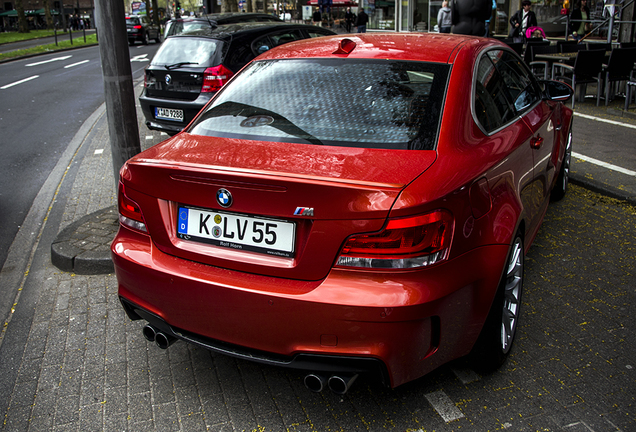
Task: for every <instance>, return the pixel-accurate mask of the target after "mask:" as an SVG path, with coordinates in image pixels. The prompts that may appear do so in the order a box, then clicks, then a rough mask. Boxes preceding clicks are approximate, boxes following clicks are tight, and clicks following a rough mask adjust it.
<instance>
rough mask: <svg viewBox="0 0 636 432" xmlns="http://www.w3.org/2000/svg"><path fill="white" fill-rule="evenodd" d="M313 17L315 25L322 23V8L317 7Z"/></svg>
mask: <svg viewBox="0 0 636 432" xmlns="http://www.w3.org/2000/svg"><path fill="white" fill-rule="evenodd" d="M311 19H312V21H313V22H314V25H318V26H319V25H322V15H321V14H320V9H318V8H316V10H315V11H314V14H313V15H312V18H311Z"/></svg>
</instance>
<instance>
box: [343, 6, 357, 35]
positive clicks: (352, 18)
mask: <svg viewBox="0 0 636 432" xmlns="http://www.w3.org/2000/svg"><path fill="white" fill-rule="evenodd" d="M354 22H356V14H354V13H353V12H351V8H350V7H348V8H347V12H346V13H345V28H346V29H347V33H351V27H352V26H353V23H354Z"/></svg>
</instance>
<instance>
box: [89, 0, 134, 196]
mask: <svg viewBox="0 0 636 432" xmlns="http://www.w3.org/2000/svg"><path fill="white" fill-rule="evenodd" d="M96 6H97V8H96V11H97V17H96V19H97V28H98V30H99V53H100V57H101V59H102V75H103V77H104V96H105V99H106V115H107V117H108V133H109V135H110V147H111V153H112V157H113V170H114V174H115V184H117V182H118V181H119V169H120V168H121V167H122V166H123V165H124V162H126V161H127V160H128V159H130V158H131V157H133V156H134V155H136V154H137V153H140V152H141V144H140V142H139V126H138V124H137V110H136V108H135V92H134V89H133V79H132V70H131V67H130V54H129V52H128V36H127V33H126V14H125V10H124V2H123V1H113V0H97V2H96Z"/></svg>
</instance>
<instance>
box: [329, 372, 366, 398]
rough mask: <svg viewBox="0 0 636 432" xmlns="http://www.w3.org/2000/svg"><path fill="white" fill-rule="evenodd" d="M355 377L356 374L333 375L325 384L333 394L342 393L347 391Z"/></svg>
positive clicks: (356, 376)
mask: <svg viewBox="0 0 636 432" xmlns="http://www.w3.org/2000/svg"><path fill="white" fill-rule="evenodd" d="M356 378H358V375H357V374H356V375H345V376H339V375H334V376H332V377H330V378H329V381H327V385H329V390H331V391H332V392H334V393H335V394H339V395H344V394H346V393H347V392H348V391H349V389H350V388H351V385H352V384H353V382H354V381H355V380H356Z"/></svg>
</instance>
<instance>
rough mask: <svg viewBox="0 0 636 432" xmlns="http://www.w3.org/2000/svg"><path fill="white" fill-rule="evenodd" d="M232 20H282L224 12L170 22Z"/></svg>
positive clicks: (268, 16) (259, 15) (254, 14)
mask: <svg viewBox="0 0 636 432" xmlns="http://www.w3.org/2000/svg"><path fill="white" fill-rule="evenodd" d="M232 18H241V19H245V20H249V19H250V18H268V19H271V20H272V22H277V21H280V22H282V20H281V19H280V18H278V17H275V16H274V15H270V14H264V13H252V12H250V13H247V12H224V13H217V14H207V15H203V16H200V17H181V18H173V19H171V20H170V21H175V22H176V21H202V22H209V21H222V20H224V19H232Z"/></svg>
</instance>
